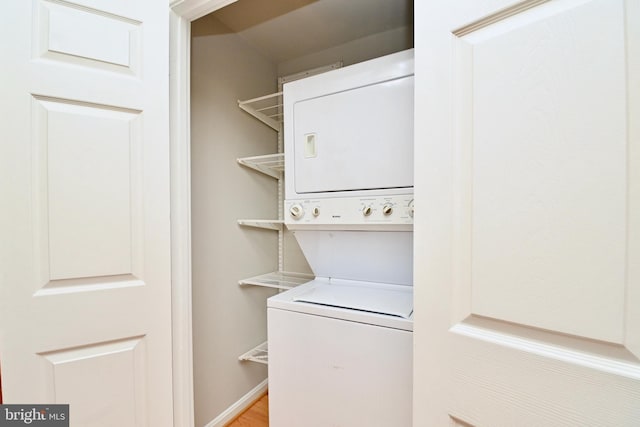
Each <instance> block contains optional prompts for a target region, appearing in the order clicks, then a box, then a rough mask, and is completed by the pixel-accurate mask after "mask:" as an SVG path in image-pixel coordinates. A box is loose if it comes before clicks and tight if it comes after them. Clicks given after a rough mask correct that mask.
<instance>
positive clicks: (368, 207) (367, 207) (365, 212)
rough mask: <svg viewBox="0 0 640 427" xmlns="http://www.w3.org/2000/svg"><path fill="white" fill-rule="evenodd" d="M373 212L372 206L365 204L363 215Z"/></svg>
mask: <svg viewBox="0 0 640 427" xmlns="http://www.w3.org/2000/svg"><path fill="white" fill-rule="evenodd" d="M371 212H373V209H371V206H365V207H364V208H362V215H364V216H369V215H371Z"/></svg>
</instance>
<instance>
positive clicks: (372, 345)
mask: <svg viewBox="0 0 640 427" xmlns="http://www.w3.org/2000/svg"><path fill="white" fill-rule="evenodd" d="M283 98H284V116H285V121H284V145H285V169H286V170H287V174H288V175H287V176H288V179H287V180H286V182H285V193H286V200H285V203H284V210H285V217H284V222H285V224H286V226H287V228H288V229H289V230H291V231H292V232H293V233H294V235H295V237H296V240H297V242H298V244H299V245H300V248H301V249H302V252H303V253H304V255H305V257H306V259H307V261H308V263H309V266H310V267H311V269H312V271H313V273H314V275H315V276H316V279H315V280H313V281H311V282H308V283H306V284H303V285H300V286H298V287H296V288H294V289H292V290H289V291H287V292H284V293H282V294H279V295H276V296H273V297H271V298H269V299H268V300H267V313H268V314H267V317H268V342H269V419H270V425H272V426H273V427H300V426H305V427H314V426H318V427H328V426H342V427H359V426H366V427H377V426H379V427H389V426H394V427H405V426H406V427H408V426H411V416H412V367H413V363H412V362H413V357H412V330H413V322H412V319H411V313H412V308H413V287H412V286H413V169H412V167H413V166H412V165H413V52H412V51H406V52H399V53H396V54H392V55H388V56H386V57H382V58H377V59H373V60H371V61H366V62H363V63H360V64H355V65H352V66H349V67H345V68H342V69H338V70H334V71H330V72H327V73H325V74H320V75H316V76H313V77H309V78H307V79H302V80H298V81H294V82H291V83H287V84H286V85H285V86H284V89H283Z"/></svg>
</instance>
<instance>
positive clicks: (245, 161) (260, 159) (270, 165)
mask: <svg viewBox="0 0 640 427" xmlns="http://www.w3.org/2000/svg"><path fill="white" fill-rule="evenodd" d="M238 163H240V164H241V165H242V166H246V167H248V168H251V169H255V170H257V171H258V172H262V173H263V174H265V175H269V176H270V177H273V178H275V179H280V178H282V172H284V153H277V154H267V155H264V156H253V157H242V158H239V159H238Z"/></svg>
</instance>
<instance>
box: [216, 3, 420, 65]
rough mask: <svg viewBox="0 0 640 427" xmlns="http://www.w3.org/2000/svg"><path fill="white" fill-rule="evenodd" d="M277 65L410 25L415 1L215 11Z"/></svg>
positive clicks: (235, 5) (248, 6) (234, 5)
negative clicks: (277, 63)
mask: <svg viewBox="0 0 640 427" xmlns="http://www.w3.org/2000/svg"><path fill="white" fill-rule="evenodd" d="M215 16H216V17H217V18H218V19H219V20H220V21H221V22H222V23H223V24H225V25H226V26H227V27H229V28H230V29H231V30H233V31H234V32H236V33H238V34H239V35H240V36H241V37H243V38H244V39H245V40H246V41H247V42H248V43H249V44H251V45H252V46H253V47H254V48H256V49H258V50H259V51H261V52H262V53H263V54H264V55H265V56H267V57H269V58H271V59H272V60H274V61H275V62H283V61H287V60H290V59H293V58H297V57H300V56H302V55H305V54H309V53H314V52H318V51H321V50H324V49H327V48H329V47H332V46H337V45H340V44H343V43H346V42H349V41H352V40H356V39H359V38H362V37H365V36H368V35H371V34H375V33H379V32H382V31H387V30H393V29H396V28H400V27H407V26H411V25H412V23H413V0H238V1H237V2H235V3H232V4H231V5H229V6H227V7H225V8H223V9H220V10H219V11H217V12H215Z"/></svg>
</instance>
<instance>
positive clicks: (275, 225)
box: [238, 219, 284, 231]
mask: <svg viewBox="0 0 640 427" xmlns="http://www.w3.org/2000/svg"><path fill="white" fill-rule="evenodd" d="M238 224H240V225H242V226H244V227H254V228H263V229H266V230H274V231H280V230H282V224H284V221H282V220H281V219H239V220H238Z"/></svg>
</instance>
